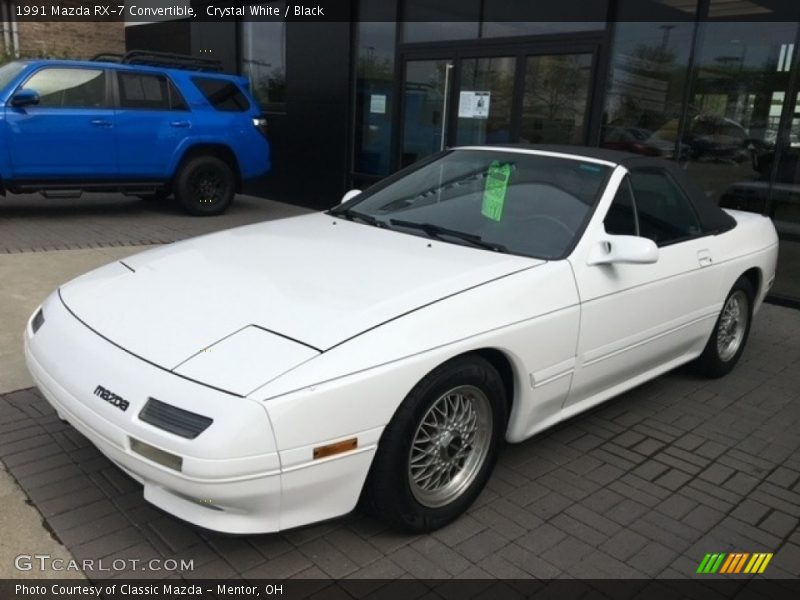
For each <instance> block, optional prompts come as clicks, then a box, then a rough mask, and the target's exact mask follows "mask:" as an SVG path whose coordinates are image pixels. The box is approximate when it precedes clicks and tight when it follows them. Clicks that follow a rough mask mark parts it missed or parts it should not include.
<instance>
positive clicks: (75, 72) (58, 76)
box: [22, 67, 109, 108]
mask: <svg viewBox="0 0 800 600" xmlns="http://www.w3.org/2000/svg"><path fill="white" fill-rule="evenodd" d="M22 88H23V89H30V90H35V91H36V92H38V94H39V98H40V100H39V106H46V107H60V108H102V107H107V106H108V105H109V103H108V97H107V95H106V73H105V71H104V70H102V69H69V68H58V67H46V68H44V69H41V70H39V71H36V73H34V74H33V75H32V76H31V77H30V79H28V81H26V82H25V84H24V85H23V86H22Z"/></svg>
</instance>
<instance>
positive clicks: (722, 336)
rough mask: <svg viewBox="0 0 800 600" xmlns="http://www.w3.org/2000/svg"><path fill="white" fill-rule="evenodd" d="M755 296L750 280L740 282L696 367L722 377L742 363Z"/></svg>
mask: <svg viewBox="0 0 800 600" xmlns="http://www.w3.org/2000/svg"><path fill="white" fill-rule="evenodd" d="M754 297H755V293H754V291H753V286H752V285H751V284H750V281H748V279H747V278H746V277H744V276H743V277H740V278H739V279H738V280H736V283H734V284H733V287H732V288H731V291H730V292H729V293H728V297H727V298H726V299H725V303H724V304H723V305H722V311H721V312H720V315H719V317H718V318H717V322H716V324H715V325H714V330H713V331H712V332H711V337H710V338H709V339H708V343H706V347H705V349H704V350H703V353H702V354H701V355H700V357H699V358H698V359H697V360H696V361H695V367H696V368H697V370H698V371H699V372H700V373H701V374H702V375H705V376H706V377H711V378H717V377H722V376H723V375H727V374H728V373H730V372H731V370H733V367H735V366H736V363H737V362H739V358H740V357H741V356H742V352H744V347H745V344H746V343H747V338H748V336H749V334H750V323H751V321H752V320H753V298H754Z"/></svg>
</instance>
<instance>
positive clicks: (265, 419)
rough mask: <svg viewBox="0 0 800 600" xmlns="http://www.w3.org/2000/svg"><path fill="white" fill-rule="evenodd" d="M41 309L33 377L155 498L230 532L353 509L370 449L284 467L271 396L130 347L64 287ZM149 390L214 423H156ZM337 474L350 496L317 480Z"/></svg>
mask: <svg viewBox="0 0 800 600" xmlns="http://www.w3.org/2000/svg"><path fill="white" fill-rule="evenodd" d="M43 310H44V315H45V322H44V325H42V327H41V328H40V329H39V330H38V332H37V333H36V334H35V335H34V334H33V330H32V329H31V324H30V323H28V327H27V328H26V332H25V356H26V361H27V365H28V369H29V370H30V372H31V375H32V377H33V379H34V381H35V382H36V384H37V386H38V387H39V389H40V390H41V392H42V394H43V395H44V396H45V398H46V399H47V400H48V402H49V403H50V404H51V405H52V406H53V408H54V409H55V410H56V411H57V412H58V414H59V416H61V418H63V419H65V420H67V421H68V422H69V423H70V424H72V425H73V426H74V427H75V428H76V429H77V430H78V431H80V432H81V433H82V434H83V435H84V436H86V437H87V438H88V439H89V440H90V441H91V442H92V443H93V444H94V445H95V446H96V447H97V448H98V449H99V450H100V451H101V452H102V453H103V454H105V455H106V456H107V457H108V458H109V459H111V460H112V461H113V462H114V463H116V464H117V465H118V466H119V467H120V468H122V469H123V470H124V471H126V472H127V473H128V474H130V475H131V476H132V477H133V478H134V479H136V480H137V481H139V482H140V483H142V485H143V486H144V497H145V499H146V500H148V501H149V502H151V503H152V504H155V505H156V506H158V507H160V508H161V509H163V510H165V511H167V512H169V513H171V514H173V515H175V516H177V517H179V518H181V519H184V520H186V521H189V522H192V523H195V524H197V525H200V526H202V527H205V528H208V529H212V530H217V531H225V532H229V533H263V532H272V531H278V530H280V529H285V528H286V527H292V526H297V525H302V524H305V523H308V522H312V521H316V520H319V519H321V518H329V517H332V516H337V515H339V514H343V513H346V512H348V511H349V510H351V509H352V508H353V506H354V505H355V501H356V500H357V496H358V493H357V492H358V490H359V489H360V487H359V488H354V485H353V484H355V485H357V486H360V483H363V477H364V476H365V475H366V471H367V469H368V468H369V461H370V459H371V452H370V453H357V454H355V455H353V456H343V457H341V458H340V459H337V460H325V461H319V462H318V463H314V464H313V465H312V464H309V465H306V466H305V468H303V467H300V468H298V466H293V467H292V468H291V470H289V471H288V472H286V473H282V472H281V460H280V454H279V452H278V449H277V448H276V445H275V436H274V435H273V433H272V425H271V423H270V419H269V416H268V414H267V411H266V408H265V405H264V403H262V402H257V401H254V400H251V399H249V398H243V397H237V396H234V395H231V394H228V393H225V392H222V391H218V390H214V389H212V388H209V387H207V386H204V385H202V384H199V383H196V382H193V381H190V380H187V379H185V378H181V377H179V376H177V375H175V374H173V373H170V372H168V371H165V370H163V369H161V368H159V367H156V366H154V365H151V364H149V363H147V362H146V361H144V360H141V359H139V358H137V357H135V356H133V355H131V354H129V353H128V352H126V351H124V350H122V349H120V348H118V347H117V346H115V345H113V344H112V343H110V342H108V341H107V340H105V339H103V338H102V337H100V336H99V335H97V334H96V333H94V332H93V331H91V330H90V329H89V328H88V327H86V326H85V325H84V324H83V323H81V322H80V321H79V320H78V319H77V318H75V317H74V316H73V315H72V314H71V313H70V312H69V311H68V310H67V309H66V307H65V306H64V305H63V303H62V301H61V299H60V298H59V296H58V294H57V293H56V294H53V295H52V296H50V297H49V298H48V300H47V301H46V302H45V304H44V306H43ZM98 385H100V386H103V387H104V388H107V389H109V390H111V391H113V393H114V394H117V395H119V396H120V397H122V398H124V399H125V400H126V401H127V402H128V404H129V405H128V407H127V409H126V410H124V411H123V410H121V409H120V408H119V407H118V406H115V405H114V404H113V403H110V402H107V401H104V400H103V399H102V398H101V397H98V396H97V395H95V394H94V390H95V388H96V386H98ZM151 397H152V398H156V399H158V400H160V401H162V402H166V403H169V404H171V405H173V406H176V407H178V408H181V409H184V410H188V411H191V412H194V413H197V414H201V415H204V416H206V417H209V418H211V419H213V423H212V424H211V425H210V426H209V427H208V428H207V429H206V430H205V431H203V432H202V433H200V434H199V435H198V436H197V437H196V438H194V439H186V438H183V437H180V436H178V435H175V434H172V433H170V432H168V431H165V430H162V429H160V428H158V427H155V426H153V425H150V424H149V423H146V422H144V421H142V420H141V419H139V416H138V415H139V412H140V411H141V409H142V407H143V406H144V404H145V403H146V402H147V400H148V398H151ZM137 441H138V442H144V443H145V444H147V445H148V446H151V447H153V448H156V449H158V450H159V451H162V452H166V453H169V454H170V455H174V456H176V457H179V458H180V466H179V467H177V468H176V467H175V466H172V467H170V466H165V465H164V464H161V463H159V462H158V461H157V460H153V459H151V458H149V457H146V456H143V455H142V454H141V453H138V452H137V451H136V449H135V448H136V447H137V446H138V445H137V444H136V442H137ZM132 445H133V447H132ZM337 480H338V481H340V482H343V483H344V485H343V488H346V489H347V490H348V493H346V494H344V495H343V499H344V502H343V503H342V502H338V503H336V502H334V503H326V496H325V494H324V493H320V492H321V490H320V489H319V488H320V484H321V483H322V482H325V483H326V484H327V485H330V484H331V483H335V482H336V481H337ZM351 488H353V489H351ZM353 492H355V494H354V493H353ZM333 496H336V494H335V493H334V494H333ZM298 498H301V499H302V501H301V502H297V499H298ZM330 498H331V495H329V496H328V499H330ZM282 500H283V501H282ZM282 504H283V505H284V510H281V509H282Z"/></svg>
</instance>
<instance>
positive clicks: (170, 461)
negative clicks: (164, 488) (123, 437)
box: [130, 438, 183, 471]
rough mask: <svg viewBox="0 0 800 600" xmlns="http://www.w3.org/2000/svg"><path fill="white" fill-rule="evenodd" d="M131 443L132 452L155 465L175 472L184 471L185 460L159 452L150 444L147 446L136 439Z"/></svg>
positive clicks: (132, 439) (131, 439)
mask: <svg viewBox="0 0 800 600" xmlns="http://www.w3.org/2000/svg"><path fill="white" fill-rule="evenodd" d="M130 441H131V450H132V451H133V452H136V454H139V455H141V456H144V457H145V458H148V459H150V460H152V461H153V462H155V463H158V464H160V465H163V466H165V467H167V468H169V469H173V470H175V471H181V470H182V469H183V459H182V458H181V457H180V456H176V455H175V454H170V453H169V452H164V451H163V450H159V449H158V448H156V447H154V446H151V445H150V444H145V443H144V442H142V441H140V440H137V439H136V438H130Z"/></svg>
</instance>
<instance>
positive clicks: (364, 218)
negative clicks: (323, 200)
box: [328, 208, 386, 227]
mask: <svg viewBox="0 0 800 600" xmlns="http://www.w3.org/2000/svg"><path fill="white" fill-rule="evenodd" d="M328 214H329V215H330V216H332V217H344V218H345V219H347V220H348V221H361V222H363V223H366V224H367V225H373V226H375V227H386V223H384V222H383V221H381V220H379V219H376V218H375V217H373V216H372V215H365V214H364V213H360V212H356V211H354V210H352V209H350V208H343V209H341V210H336V211H333V210H330V211H328Z"/></svg>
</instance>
